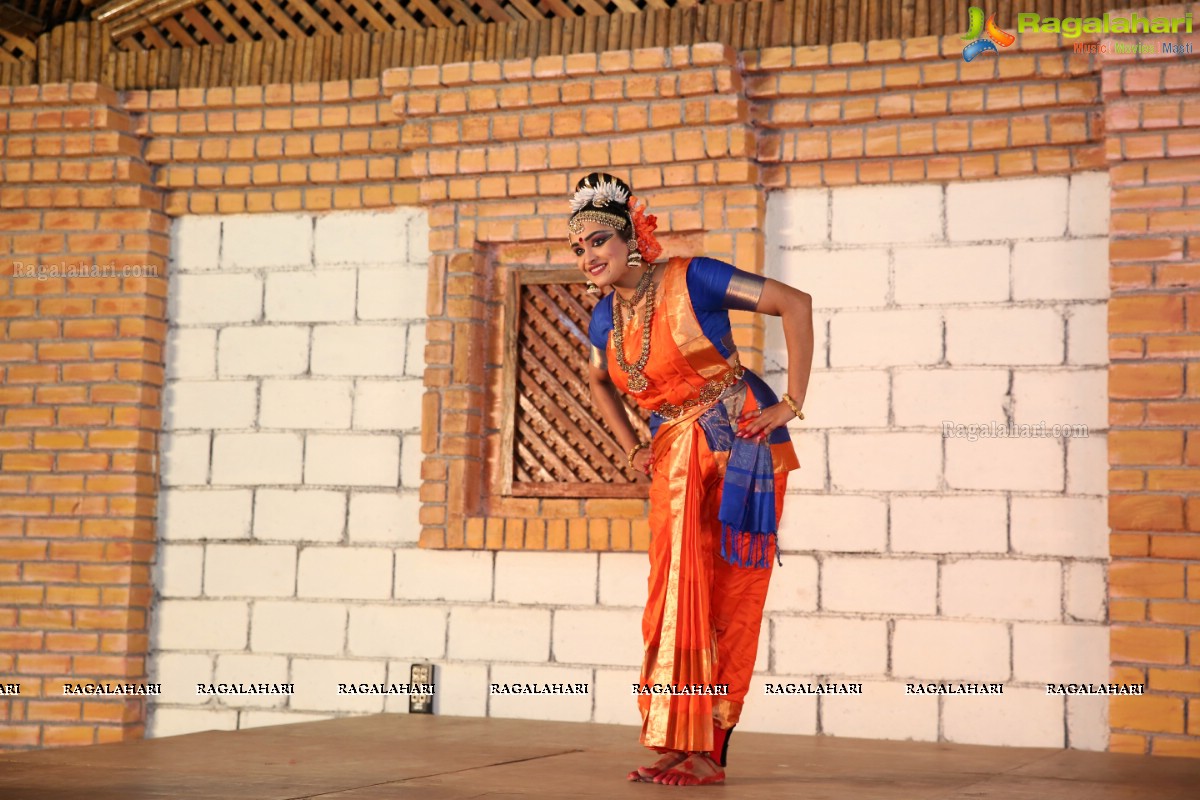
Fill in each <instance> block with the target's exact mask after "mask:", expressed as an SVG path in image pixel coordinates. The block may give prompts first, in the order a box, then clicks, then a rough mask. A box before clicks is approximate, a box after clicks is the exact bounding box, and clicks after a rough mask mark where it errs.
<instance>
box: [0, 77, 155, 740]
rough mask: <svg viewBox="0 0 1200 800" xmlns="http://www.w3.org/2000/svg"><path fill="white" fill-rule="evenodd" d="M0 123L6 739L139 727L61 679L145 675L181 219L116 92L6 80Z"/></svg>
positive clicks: (122, 706) (122, 735)
mask: <svg viewBox="0 0 1200 800" xmlns="http://www.w3.org/2000/svg"><path fill="white" fill-rule="evenodd" d="M0 131H3V132H4V137H3V139H2V140H0V145H3V150H2V151H0V168H2V169H3V183H2V184H0V415H2V416H3V425H2V426H0V683H4V684H19V685H20V694H19V695H16V696H12V695H5V696H0V747H35V746H52V745H62V744H91V743H95V742H108V741H114V740H120V739H130V738H138V737H140V736H141V735H142V731H143V722H144V719H145V702H144V700H142V699H137V698H133V699H130V698H126V697H120V696H115V697H96V696H88V697H86V698H84V699H78V698H75V697H68V696H64V690H63V685H64V684H65V683H72V684H75V683H80V682H105V683H108V682H113V683H116V682H120V683H126V682H143V681H145V675H146V672H145V659H146V651H147V644H148V641H147V640H148V628H147V617H148V612H149V608H150V598H151V583H150V564H151V561H152V560H153V555H154V517H155V500H156V495H157V478H156V473H157V465H156V463H155V462H156V457H157V455H156V454H157V437H158V430H159V428H160V387H161V385H162V378H163V367H162V364H163V353H162V349H163V340H164V331H165V322H164V319H165V314H164V304H165V298H166V285H167V284H166V268H165V265H166V256H167V246H168V238H167V218H166V216H165V215H164V214H163V213H162V207H161V198H160V196H159V195H158V193H156V192H155V191H153V190H152V189H151V187H150V171H149V168H148V167H147V165H146V164H145V162H144V161H143V159H142V156H141V152H142V144H141V141H140V139H139V136H138V134H137V132H136V131H135V127H134V124H133V121H132V120H131V119H130V117H129V116H128V115H127V114H126V113H125V112H124V111H122V110H120V108H119V103H118V98H117V95H116V93H115V92H114V91H112V90H111V89H109V88H107V87H102V86H99V85H97V84H80V83H76V84H71V85H67V84H47V85H43V86H23V87H17V88H7V87H6V88H0ZM93 264H96V265H98V266H99V267H100V269H99V270H93V269H92V265H93ZM150 272H153V273H154V274H156V275H157V277H144V276H145V275H146V274H148V273H150Z"/></svg>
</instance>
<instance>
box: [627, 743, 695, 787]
mask: <svg viewBox="0 0 1200 800" xmlns="http://www.w3.org/2000/svg"><path fill="white" fill-rule="evenodd" d="M687 756H688V754H687V753H685V752H683V751H682V750H669V751H667V752H666V753H664V754H663V756H662V758H660V759H658V761H655V762H654V763H653V764H651V765H650V766H648V767H638V768H637V769H635V770H634V771H633V772H631V773H629V775H627V776H626V777H627V778H629V780H631V781H644V782H646V783H651V782H653V781H654V779H655V778H657V777H658V776H659V775H660V774H661V773H662V772H663V770H666V769H670V768H671V767H673V766H675V765H676V764H678V763H679V762H680V761H683V760H684V759H685V758H687Z"/></svg>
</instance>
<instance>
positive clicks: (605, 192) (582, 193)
mask: <svg viewBox="0 0 1200 800" xmlns="http://www.w3.org/2000/svg"><path fill="white" fill-rule="evenodd" d="M628 199H629V193H628V192H626V191H625V190H624V189H622V188H621V187H620V186H618V185H617V184H616V182H614V181H606V180H604V179H603V178H601V179H600V180H599V181H597V182H596V185H595V186H581V187H579V191H577V192H575V196H574V197H572V198H571V213H572V214H573V213H575V212H576V211H579V210H580V209H581V208H583V207H584V206H586V205H587V204H588V203H591V204H592V205H594V206H596V207H597V208H604V207H605V206H607V205H608V204H609V203H615V204H617V205H622V206H623V205H625V201H626V200H628Z"/></svg>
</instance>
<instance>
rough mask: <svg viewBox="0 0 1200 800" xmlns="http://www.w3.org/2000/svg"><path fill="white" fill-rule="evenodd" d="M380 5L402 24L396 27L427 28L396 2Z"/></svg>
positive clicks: (384, 0) (386, 0)
mask: <svg viewBox="0 0 1200 800" xmlns="http://www.w3.org/2000/svg"><path fill="white" fill-rule="evenodd" d="M486 2H491V0H486ZM379 4H380V5H381V6H383V10H384V11H386V12H387V13H389V14H391V15H392V16H393V17H395V18H396V21H397V22H399V23H400V24H399V25H398V26H396V27H401V28H413V29H414V30H421V29H423V28H424V27H425V26H424V25H422V24H421V23H419V22H417V18H416V17H414V16H413V15H412V14H410V13H408V9H406V8H405V7H404V6H402V5H400V4H399V3H397V2H396V0H379Z"/></svg>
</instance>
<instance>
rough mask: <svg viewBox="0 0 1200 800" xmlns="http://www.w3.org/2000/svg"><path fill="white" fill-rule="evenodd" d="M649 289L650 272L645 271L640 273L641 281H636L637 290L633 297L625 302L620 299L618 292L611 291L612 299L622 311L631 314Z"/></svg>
mask: <svg viewBox="0 0 1200 800" xmlns="http://www.w3.org/2000/svg"><path fill="white" fill-rule="evenodd" d="M649 288H650V270H646V271H645V272H643V273H642V279H641V280H640V281H638V285H637V288H636V289H634V291H633V297H631V298H629V299H628V300H626V299H625V298H624V297H621V293H620V292H618V291H617V290H616V289H613V299H614V300H616V301H617V302H618V303H620V304H621V310H622V311H628V312H630V313H633V307H634V306H636V305H637V304H638V303H640V302H641V301H642V297H644V296H645V294H646V290H647V289H649Z"/></svg>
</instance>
